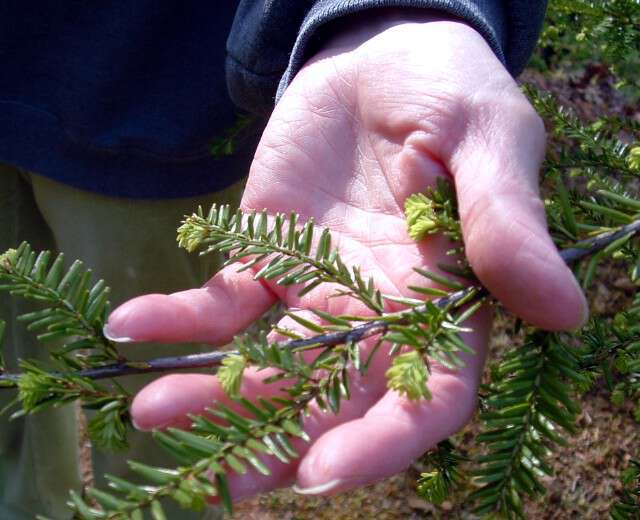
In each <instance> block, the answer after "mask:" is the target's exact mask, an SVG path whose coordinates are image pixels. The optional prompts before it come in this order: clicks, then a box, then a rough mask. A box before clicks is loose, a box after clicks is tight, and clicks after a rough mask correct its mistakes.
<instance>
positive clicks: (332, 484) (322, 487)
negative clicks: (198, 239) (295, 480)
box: [291, 478, 343, 495]
mask: <svg viewBox="0 0 640 520" xmlns="http://www.w3.org/2000/svg"><path fill="white" fill-rule="evenodd" d="M342 483H343V480H341V479H339V478H337V479H334V480H330V481H329V482H325V483H324V484H318V485H317V486H313V487H307V488H301V487H299V486H298V485H297V484H295V485H294V486H293V487H292V488H291V489H292V490H293V491H294V492H295V493H298V494H299V495H322V494H323V493H327V492H329V491H333V490H334V489H336V488H338V487H339V486H340V484H342Z"/></svg>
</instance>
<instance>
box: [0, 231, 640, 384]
mask: <svg viewBox="0 0 640 520" xmlns="http://www.w3.org/2000/svg"><path fill="white" fill-rule="evenodd" d="M638 231H640V220H638V221H634V222H632V223H631V224H628V225H626V226H622V227H620V228H619V229H616V230H613V231H610V232H607V233H603V234H602V235H599V236H596V237H594V238H591V239H588V240H584V241H582V242H579V243H577V244H575V246H574V247H572V248H568V249H565V250H562V251H560V255H561V256H562V258H563V259H564V260H565V262H567V263H569V264H571V263H574V262H577V261H579V260H582V259H583V258H585V257H587V256H589V255H592V254H594V253H597V252H598V251H601V250H603V249H604V248H606V247H607V246H609V245H611V244H612V243H615V241H616V240H619V239H620V238H621V237H625V236H627V235H635V234H637V233H638ZM486 295H487V292H486V290H485V289H484V288H481V287H479V286H470V287H467V288H465V289H461V290H459V291H456V292H453V293H450V295H448V296H446V297H441V298H437V299H434V300H432V301H431V302H430V303H429V304H430V305H434V306H435V307H437V308H438V309H445V308H456V307H460V306H461V303H464V304H473V303H475V302H477V301H479V300H480V299H481V298H483V297H485V296H486ZM426 311H427V304H425V303H422V304H419V305H415V306H414V307H412V308H410V309H407V310H402V311H398V312H395V313H386V314H384V315H383V316H382V317H380V318H378V319H374V320H371V321H367V322H365V323H363V324H361V325H357V326H355V327H351V328H348V329H347V330H341V331H336V332H328V333H323V334H317V335H314V336H311V337H308V338H303V339H295V340H292V341H289V342H287V343H284V344H282V345H281V347H282V348H283V349H286V350H292V351H296V350H303V349H309V348H326V347H334V346H337V345H341V344H351V343H357V342H359V341H362V340H363V339H366V338H369V337H372V336H376V335H380V334H384V333H386V332H387V331H388V330H389V329H390V327H391V326H392V325H405V324H407V323H408V318H409V317H410V316H412V315H420V314H423V313H425V312H426ZM238 354H239V351H238V350H232V351H224V352H221V351H215V352H206V353H202V354H189V355H186V356H175V357H162V358H156V359H151V360H147V361H126V360H123V361H118V362H116V363H112V364H108V365H103V366H96V367H91V368H88V369H84V370H79V371H77V372H69V373H56V374H55V375H56V376H58V377H65V376H67V375H70V376H78V377H82V378H88V379H108V378H114V377H122V376H128V375H136V374H148V373H161V372H168V371H172V370H180V369H194V368H209V367H218V366H220V365H221V364H222V362H223V360H224V359H225V358H226V357H227V356H231V355H238ZM20 377H21V374H6V373H5V374H0V389H2V388H5V386H4V385H12V386H13V385H15V384H16V383H17V382H18V381H19V379H20ZM6 387H8V388H10V386H6Z"/></svg>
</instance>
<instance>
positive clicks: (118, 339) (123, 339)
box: [102, 323, 135, 343]
mask: <svg viewBox="0 0 640 520" xmlns="http://www.w3.org/2000/svg"><path fill="white" fill-rule="evenodd" d="M102 334H103V335H104V337H105V338H107V339H108V340H109V341H113V342H114V343H132V342H134V341H135V340H134V339H133V338H130V337H129V336H120V335H118V334H116V333H114V332H113V330H111V328H110V327H109V324H108V323H107V324H106V325H105V326H104V327H102Z"/></svg>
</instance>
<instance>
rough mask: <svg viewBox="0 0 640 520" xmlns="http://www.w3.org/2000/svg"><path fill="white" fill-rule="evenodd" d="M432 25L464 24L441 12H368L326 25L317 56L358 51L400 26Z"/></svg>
mask: <svg viewBox="0 0 640 520" xmlns="http://www.w3.org/2000/svg"><path fill="white" fill-rule="evenodd" d="M435 22H450V23H455V24H463V25H466V24H465V23H464V21H460V20H459V19H456V18H454V17H453V16H451V15H448V14H447V13H444V12H439V11H435V10H430V9H417V8H382V9H369V10H366V11H361V12H358V13H354V14H352V15H349V16H345V17H342V18H339V19H337V20H335V21H333V22H332V23H330V24H328V25H327V26H326V27H325V29H324V30H323V31H322V32H321V33H320V34H319V38H318V39H319V40H320V41H321V42H322V43H321V45H320V46H319V48H318V49H316V54H315V56H314V58H315V57H316V56H318V57H320V56H327V55H335V54H338V53H341V52H348V51H350V50H353V49H355V48H357V47H359V46H360V45H361V44H363V43H365V42H366V41H368V40H370V39H371V38H374V37H375V36H377V35H379V34H381V33H383V32H385V31H387V30H389V29H391V28H393V27H396V26H399V25H404V24H422V25H425V26H427V25H428V24H433V23H435Z"/></svg>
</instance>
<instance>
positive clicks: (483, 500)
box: [471, 332, 584, 519]
mask: <svg viewBox="0 0 640 520" xmlns="http://www.w3.org/2000/svg"><path fill="white" fill-rule="evenodd" d="M577 370H578V364H577V361H576V359H575V357H574V355H573V354H572V353H571V352H570V351H569V350H568V349H567V348H565V347H564V346H563V345H562V342H561V340H560V338H559V337H558V336H557V335H556V334H552V333H540V332H538V333H533V334H531V335H530V336H529V337H528V338H527V341H526V342H525V345H524V346H522V347H514V348H512V349H511V350H509V352H508V353H507V354H506V356H505V358H504V360H503V361H502V362H501V363H500V365H499V366H498V368H497V369H496V370H495V373H494V375H495V378H494V382H493V383H492V386H491V389H490V395H489V397H487V398H486V399H485V400H484V404H485V406H486V407H487V409H486V410H485V411H484V412H483V413H482V414H481V420H482V421H483V423H484V428H483V432H482V433H481V434H480V435H479V436H478V437H477V438H476V440H477V441H478V442H480V443H482V444H483V445H484V446H485V449H486V452H485V453H484V454H483V455H482V456H480V457H479V458H478V459H477V460H476V463H477V466H478V467H477V469H475V470H474V474H475V480H476V482H477V483H478V484H480V485H481V487H480V488H479V489H478V490H476V491H475V492H474V493H473V494H472V495H471V498H472V499H473V500H476V501H477V504H478V505H477V507H476V510H475V512H476V513H477V514H481V515H486V514H489V513H497V514H501V515H503V516H504V517H505V518H508V519H512V518H525V515H524V509H523V495H529V496H534V495H537V494H541V493H544V492H545V488H544V486H543V485H542V484H541V483H540V477H541V476H542V475H551V474H552V469H551V467H550V466H549V464H548V463H547V462H546V458H547V456H548V454H549V450H550V447H551V446H553V445H555V444H560V445H563V444H564V443H565V440H564V438H563V436H562V435H561V434H560V433H559V431H558V430H559V429H560V428H561V429H564V430H566V431H567V432H569V433H573V432H574V422H575V419H576V416H577V414H578V413H579V411H580V407H579V406H578V404H577V403H576V401H575V399H574V398H573V396H572V395H571V391H570V389H569V388H570V387H568V386H567V384H566V381H569V382H571V383H582V382H583V380H584V376H583V375H581V374H580V373H579V372H578V371H577Z"/></svg>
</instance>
